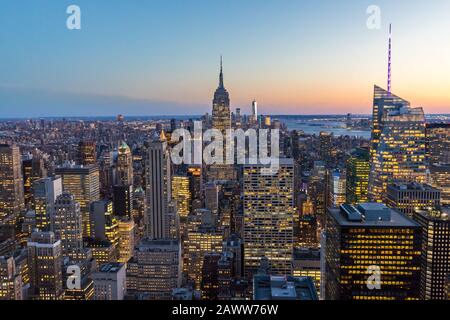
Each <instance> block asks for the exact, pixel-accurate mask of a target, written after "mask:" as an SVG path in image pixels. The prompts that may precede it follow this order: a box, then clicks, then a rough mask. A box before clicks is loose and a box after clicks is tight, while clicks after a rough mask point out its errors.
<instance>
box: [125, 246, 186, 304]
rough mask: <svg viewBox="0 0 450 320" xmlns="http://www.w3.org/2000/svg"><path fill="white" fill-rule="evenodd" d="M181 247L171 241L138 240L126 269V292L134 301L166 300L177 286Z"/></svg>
mask: <svg viewBox="0 0 450 320" xmlns="http://www.w3.org/2000/svg"><path fill="white" fill-rule="evenodd" d="M181 261H182V259H181V246H180V243H179V242H178V241H175V240H150V239H148V238H144V239H142V241H141V242H140V243H139V245H138V246H137V247H136V250H135V253H134V256H133V258H132V259H131V260H130V261H129V262H128V265H127V291H128V293H129V294H131V295H134V296H135V297H137V296H139V295H147V299H169V298H170V297H171V294H172V289H174V288H178V287H179V286H180V285H181V265H182V264H181Z"/></svg>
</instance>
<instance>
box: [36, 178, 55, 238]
mask: <svg viewBox="0 0 450 320" xmlns="http://www.w3.org/2000/svg"><path fill="white" fill-rule="evenodd" d="M33 191H34V197H33V198H34V210H35V212H36V227H37V228H38V229H39V230H41V231H49V230H50V229H49V228H50V224H51V223H52V219H53V217H54V206H55V201H56V198H57V197H58V196H59V195H61V194H62V179H61V177H58V176H56V177H48V178H42V179H39V180H36V181H35V182H34V184H33Z"/></svg>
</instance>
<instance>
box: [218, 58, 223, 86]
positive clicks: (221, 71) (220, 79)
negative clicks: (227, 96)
mask: <svg viewBox="0 0 450 320" xmlns="http://www.w3.org/2000/svg"><path fill="white" fill-rule="evenodd" d="M219 87H220V88H223V67H222V55H220V75H219Z"/></svg>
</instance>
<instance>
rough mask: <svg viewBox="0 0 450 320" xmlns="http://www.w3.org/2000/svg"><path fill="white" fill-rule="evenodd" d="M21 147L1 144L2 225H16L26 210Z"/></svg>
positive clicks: (0, 203) (0, 220)
mask: <svg viewBox="0 0 450 320" xmlns="http://www.w3.org/2000/svg"><path fill="white" fill-rule="evenodd" d="M21 164H22V162H21V156H20V150H19V147H17V146H15V145H7V144H0V225H1V224H9V225H15V223H16V219H17V218H18V216H19V214H20V213H21V211H22V210H24V209H25V199H24V191H23V178H22V166H21Z"/></svg>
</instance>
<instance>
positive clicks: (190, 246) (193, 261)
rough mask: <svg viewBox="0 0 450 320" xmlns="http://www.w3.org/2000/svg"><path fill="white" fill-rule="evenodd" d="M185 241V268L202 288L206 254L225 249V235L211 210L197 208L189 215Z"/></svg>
mask: <svg viewBox="0 0 450 320" xmlns="http://www.w3.org/2000/svg"><path fill="white" fill-rule="evenodd" d="M186 229H187V230H186V240H185V242H184V270H185V271H186V274H187V277H188V279H189V280H191V281H192V282H193V283H194V284H195V288H196V289H197V290H199V289H200V284H201V281H202V267H203V262H204V258H205V255H206V254H209V253H221V252H222V251H223V236H222V233H221V232H220V231H219V230H218V229H217V227H216V225H215V220H214V218H213V214H212V213H211V211H209V210H206V209H198V210H195V212H194V214H192V215H190V216H189V217H188V223H187V228H186Z"/></svg>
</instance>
